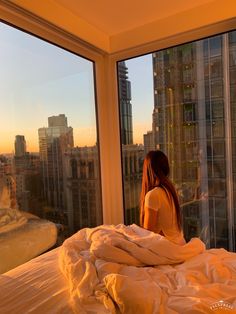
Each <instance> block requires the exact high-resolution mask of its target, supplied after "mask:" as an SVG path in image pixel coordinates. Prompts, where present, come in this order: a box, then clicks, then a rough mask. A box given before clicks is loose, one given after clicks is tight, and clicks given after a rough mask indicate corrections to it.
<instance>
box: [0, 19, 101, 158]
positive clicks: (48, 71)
mask: <svg viewBox="0 0 236 314" xmlns="http://www.w3.org/2000/svg"><path fill="white" fill-rule="evenodd" d="M0 58H1V60H4V62H2V64H1V73H0V95H1V100H0V105H1V124H0V134H1V142H0V154H3V153H11V152H12V151H13V147H14V144H12V143H13V142H14V139H15V135H18V134H19V135H20V134H22V135H24V136H25V138H26V141H27V143H28V148H27V149H28V150H29V151H31V152H34V151H38V144H37V128H38V127H41V126H44V125H45V124H46V119H47V117H49V116H52V115H56V114H60V113H65V114H66V116H67V117H68V120H69V121H70V124H71V125H73V127H74V130H75V144H76V145H79V146H83V145H94V144H95V143H96V141H97V138H96V116H95V96H94V77H93V62H91V61H88V60H86V59H84V58H82V57H79V56H77V55H75V54H73V53H70V52H68V51H66V50H64V49H60V48H58V47H56V46H54V45H52V44H49V43H47V42H45V41H43V40H40V39H38V38H36V37H34V36H31V35H28V34H26V33H24V32H22V31H19V30H17V29H14V28H12V27H10V26H8V25H5V24H3V23H1V24H0Z"/></svg>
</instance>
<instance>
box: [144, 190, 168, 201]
mask: <svg viewBox="0 0 236 314" xmlns="http://www.w3.org/2000/svg"><path fill="white" fill-rule="evenodd" d="M162 193H165V191H164V190H163V189H162V188H161V187H159V186H157V187H155V188H153V189H152V190H150V191H148V192H147V194H146V195H145V202H146V203H153V202H155V203H156V202H157V201H158V199H159V198H160V196H161V195H162Z"/></svg>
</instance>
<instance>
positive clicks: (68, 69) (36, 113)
mask: <svg viewBox="0 0 236 314" xmlns="http://www.w3.org/2000/svg"><path fill="white" fill-rule="evenodd" d="M0 63H1V72H0V91H1V92H0V95H1V97H0V102H1V116H0V121H1V123H0V208H3V207H7V206H6V202H5V203H4V201H3V197H2V191H3V189H4V191H5V189H7V194H8V196H7V197H8V198H9V206H8V207H10V208H11V209H13V208H14V209H18V210H19V213H21V214H22V215H24V216H25V217H27V219H28V221H30V219H33V218H35V216H37V217H40V218H41V219H45V220H49V221H51V222H53V223H54V225H55V226H56V227H57V234H58V236H57V238H56V239H55V242H56V243H55V245H59V244H60V243H61V242H62V241H63V240H64V239H65V238H66V237H68V236H69V235H70V234H72V233H74V232H76V231H77V230H79V229H81V228H83V227H88V226H96V225H98V224H101V223H102V209H101V188H100V173H99V172H100V170H99V155H98V144H97V143H98V142H97V135H96V117H95V100H94V82H93V81H94V79H93V63H92V62H91V61H88V60H85V59H83V58H81V57H78V56H76V55H74V54H72V53H69V52H67V51H65V50H63V49H60V48H58V47H55V46H53V45H51V44H48V43H46V42H44V41H42V40H39V39H37V38H34V37H32V36H30V35H28V34H25V33H23V32H21V31H19V30H16V29H14V28H12V27H9V26H7V25H5V24H3V23H1V24H0ZM0 214H3V211H1V212H0ZM11 214H12V212H11V211H10V209H9V213H8V216H10V215H11ZM32 214H33V215H35V216H33V215H32ZM5 216H6V212H5ZM0 218H2V217H1V215H0ZM5 218H6V217H5ZM5 218H4V219H5ZM35 219H36V218H35ZM2 221H3V219H2V220H1V225H0V235H1V230H3V229H1V227H3V226H2ZM7 221H8V220H7V219H5V222H6V224H7ZM38 221H39V220H38ZM46 236H47V235H45V237H46ZM18 240H19V242H20V238H19V239H18ZM30 240H32V239H30V238H29V241H30ZM47 249H48V248H47ZM0 250H1V248H0ZM39 253H41V252H39Z"/></svg>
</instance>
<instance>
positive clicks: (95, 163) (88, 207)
mask: <svg viewBox="0 0 236 314" xmlns="http://www.w3.org/2000/svg"><path fill="white" fill-rule="evenodd" d="M64 169H65V179H66V194H67V213H68V226H69V231H70V233H74V232H76V231H78V230H79V229H81V228H84V227H87V226H90V227H95V226H98V225H100V224H102V202H101V184H100V173H99V155H98V147H97V146H92V147H87V146H85V147H75V148H71V149H67V151H66V152H65V168H64Z"/></svg>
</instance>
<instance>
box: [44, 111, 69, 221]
mask: <svg viewBox="0 0 236 314" xmlns="http://www.w3.org/2000/svg"><path fill="white" fill-rule="evenodd" d="M38 135H39V156H40V162H41V176H42V182H43V193H44V198H45V200H46V201H47V206H50V207H51V208H52V211H54V214H55V215H56V212H60V213H61V215H59V216H60V217H64V216H63V213H65V212H66V193H65V178H64V153H65V151H66V150H67V149H68V148H72V147H73V146H74V140H73V129H72V127H68V125H67V118H66V116H65V115H64V114H60V115H58V116H52V117H49V118H48V127H44V128H40V129H39V130H38ZM59 216H58V215H57V217H59ZM61 219H64V218H61ZM56 220H58V222H60V219H59V218H57V219H56Z"/></svg>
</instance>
